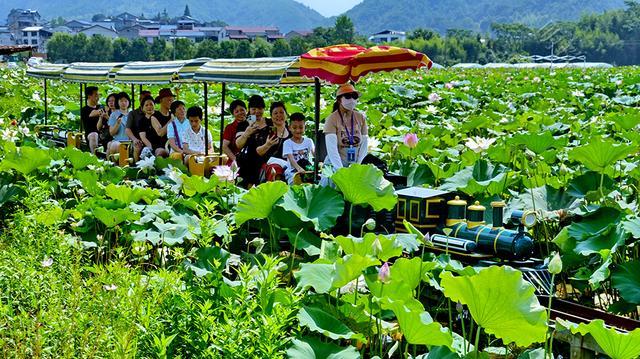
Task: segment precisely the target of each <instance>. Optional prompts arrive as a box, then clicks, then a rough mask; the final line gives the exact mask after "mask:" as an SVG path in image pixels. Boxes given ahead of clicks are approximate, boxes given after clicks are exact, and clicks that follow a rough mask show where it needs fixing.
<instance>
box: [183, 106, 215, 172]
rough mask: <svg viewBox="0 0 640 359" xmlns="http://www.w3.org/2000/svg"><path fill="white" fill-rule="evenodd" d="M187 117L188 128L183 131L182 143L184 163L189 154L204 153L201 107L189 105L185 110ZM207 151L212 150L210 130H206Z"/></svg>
mask: <svg viewBox="0 0 640 359" xmlns="http://www.w3.org/2000/svg"><path fill="white" fill-rule="evenodd" d="M187 117H188V118H189V125H190V126H189V128H187V130H186V131H185V132H184V144H183V150H182V151H183V152H184V154H185V155H186V156H185V163H186V162H187V160H188V157H189V156H193V155H202V154H204V153H205V148H207V147H205V137H204V136H205V128H204V127H203V126H202V125H201V122H202V109H201V108H200V107H197V106H194V107H189V109H188V110H187ZM206 135H207V141H208V142H209V143H208V148H209V152H210V153H211V152H213V137H211V132H209V131H206Z"/></svg>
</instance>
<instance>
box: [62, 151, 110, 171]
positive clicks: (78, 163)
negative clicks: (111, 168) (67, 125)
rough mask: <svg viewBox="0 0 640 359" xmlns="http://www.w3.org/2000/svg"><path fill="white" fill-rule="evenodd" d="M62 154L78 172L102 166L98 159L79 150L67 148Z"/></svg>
mask: <svg viewBox="0 0 640 359" xmlns="http://www.w3.org/2000/svg"><path fill="white" fill-rule="evenodd" d="M62 152H63V153H64V155H65V157H66V158H67V159H68V160H69V162H71V165H72V166H73V168H75V169H76V170H81V169H83V168H86V167H87V166H89V165H93V166H101V165H100V161H99V160H98V157H96V156H93V155H92V154H90V153H88V152H84V151H80V150H79V149H77V148H74V147H66V148H65V149H64V150H63V151H62Z"/></svg>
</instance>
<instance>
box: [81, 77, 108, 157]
mask: <svg viewBox="0 0 640 359" xmlns="http://www.w3.org/2000/svg"><path fill="white" fill-rule="evenodd" d="M84 94H85V97H86V99H87V105H86V106H84V107H83V108H82V110H81V111H80V120H81V121H82V126H83V128H84V135H85V138H86V140H87V143H88V144H89V151H90V152H91V154H95V153H96V149H97V147H98V140H99V135H98V122H99V121H101V120H102V121H106V120H108V119H109V117H108V115H107V111H106V110H105V109H104V108H103V107H101V106H100V105H98V101H99V100H100V94H99V92H98V88H97V87H95V86H89V87H87V88H85V90H84Z"/></svg>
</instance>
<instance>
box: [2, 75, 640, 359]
mask: <svg viewBox="0 0 640 359" xmlns="http://www.w3.org/2000/svg"><path fill="white" fill-rule="evenodd" d="M0 76H1V80H0V221H1V222H0V355H1V356H3V357H12V358H13V357H17V358H40V357H42V358H59V357H65V358H66V357H68V358H85V357H86V358H94V357H96V358H98V357H99V358H102V357H140V358H152V357H159V358H174V357H176V358H177V357H179V358H286V357H289V358H375V357H378V358H427V357H428V358H464V357H468V358H488V357H508V358H544V357H552V356H553V357H559V356H560V355H562V356H563V357H568V356H569V351H570V348H569V345H568V344H566V343H564V342H562V341H559V340H557V339H554V338H557V337H558V335H559V334H566V335H569V336H572V335H575V336H576V337H578V338H580V337H581V336H585V337H587V336H591V337H592V338H593V339H594V341H595V342H596V343H597V344H598V345H599V347H600V350H601V354H602V355H605V356H607V357H612V358H617V359H632V358H637V357H638V356H640V330H634V331H630V332H620V331H616V330H614V329H609V328H606V327H605V326H604V322H603V321H601V320H594V321H592V322H590V323H573V322H571V321H568V320H558V321H555V320H550V317H549V311H550V309H549V308H550V307H548V306H547V303H546V302H545V303H542V304H541V301H539V299H538V297H537V296H536V293H535V288H534V286H533V285H532V284H531V283H530V282H529V281H526V280H525V278H524V277H523V274H522V272H521V271H519V270H517V269H514V268H512V266H511V265H510V263H504V265H502V264H500V263H498V264H497V265H492V266H489V267H486V268H480V267H474V266H472V265H471V264H470V263H467V262H465V261H461V260H459V259H457V258H455V257H453V256H450V255H449V254H448V253H440V252H433V251H431V250H430V247H429V246H430V244H431V243H430V242H429V237H428V236H427V237H425V236H422V235H418V234H417V233H416V232H415V231H414V232H412V233H413V234H387V233H385V232H381V231H378V230H376V222H375V220H374V219H373V218H368V217H367V216H368V215H356V214H358V213H359V214H362V213H365V214H366V213H372V212H374V211H375V212H379V211H383V210H393V208H394V206H395V205H396V203H397V195H396V194H395V191H394V188H393V186H392V185H391V184H390V183H389V182H387V181H386V180H384V179H383V176H382V172H381V171H380V170H378V169H376V168H375V167H373V166H371V165H353V166H351V167H349V168H345V169H341V170H339V171H338V172H336V173H335V174H334V176H333V181H334V182H335V184H336V188H335V189H334V188H331V187H320V186H317V185H302V186H288V185H287V184H285V183H284V182H280V181H276V182H267V183H264V184H262V185H259V186H257V187H253V188H251V189H250V190H248V191H246V190H244V189H241V188H239V187H237V186H236V185H235V182H236V181H237V179H236V175H235V173H234V172H233V170H232V169H231V168H226V167H219V168H217V169H216V171H215V173H214V175H212V176H211V178H210V179H205V178H202V177H198V176H190V175H189V174H188V171H187V169H186V168H185V167H184V166H183V165H181V164H180V163H178V162H172V161H169V160H163V159H160V158H158V159H155V160H152V161H141V162H139V163H138V165H137V166H136V167H133V166H132V167H124V168H121V167H117V166H114V165H112V164H111V163H108V162H106V161H103V160H100V159H98V158H96V157H94V156H92V155H90V154H88V153H87V152H82V151H80V150H77V149H73V148H55V147H53V146H51V145H50V144H49V143H47V141H45V140H43V139H40V138H38V137H37V136H35V133H34V132H35V126H36V125H37V124H40V123H42V121H43V118H44V93H43V83H42V81H39V80H35V79H32V78H28V77H26V75H25V72H24V70H23V69H14V70H4V69H3V70H0ZM357 86H358V90H359V91H360V92H361V93H362V96H361V98H360V101H359V104H358V109H359V110H360V111H362V112H364V113H366V116H367V121H368V124H369V135H370V140H369V147H370V152H372V153H374V154H376V155H377V156H378V157H380V158H381V159H383V160H384V161H385V162H386V163H387V164H388V166H389V170H390V171H391V172H394V173H397V174H399V175H403V176H407V181H408V185H410V186H424V187H429V188H437V189H441V190H444V191H448V192H456V193H459V194H460V195H461V196H468V197H470V198H473V199H474V200H478V201H479V202H480V203H481V204H484V205H485V206H486V207H487V208H489V203H490V202H491V201H495V200H497V199H502V200H504V201H505V202H506V204H507V208H506V209H505V214H508V213H510V212H511V211H512V210H513V209H531V210H535V211H536V213H537V215H538V219H539V221H538V224H536V225H535V226H534V227H533V228H530V229H528V231H529V232H530V234H531V236H532V238H534V240H535V257H536V258H540V259H545V260H546V262H547V264H548V271H549V273H550V274H551V276H552V278H553V282H554V284H555V285H554V286H553V287H552V291H553V294H554V295H553V298H552V300H559V299H564V300H568V301H574V302H577V303H580V304H582V305H585V306H587V307H591V308H597V309H599V310H603V311H607V312H609V313H615V314H617V315H624V316H627V317H630V318H635V319H637V318H638V305H640V250H639V246H640V242H639V241H638V239H639V238H640V218H639V217H638V213H639V209H638V206H639V202H640V198H639V197H640V188H639V186H640V167H639V166H638V163H639V162H638V160H639V157H638V154H639V150H640V131H639V129H640V69H639V68H613V69H593V70H582V69H571V70H570V69H565V70H561V69H557V70H554V71H550V70H549V69H546V70H545V69H538V70H498V69H496V70H489V69H481V70H433V71H430V72H424V71H419V72H418V73H414V72H394V73H387V74H376V75H372V76H369V77H367V78H365V79H363V80H362V81H360V82H359V83H358V85H357ZM100 89H101V90H100V91H101V95H102V99H104V98H105V97H106V94H107V93H110V92H116V91H117V92H119V91H123V90H124V91H127V90H129V88H127V87H126V86H123V87H119V86H118V85H117V84H110V85H103V86H101V88H100ZM150 89H151V90H152V92H154V93H157V91H158V88H156V87H152V88H150ZM174 91H176V92H177V94H178V98H179V99H180V100H182V101H184V102H185V103H187V104H188V105H196V104H198V105H202V93H203V88H202V85H184V84H183V85H180V86H178V87H175V88H174ZM209 91H210V94H211V96H210V99H209V105H210V108H209V114H210V128H211V129H212V132H213V137H214V141H216V145H217V138H219V128H220V123H219V121H220V111H221V109H220V103H221V98H220V93H221V86H220V85H211V86H210V87H209ZM48 92H49V99H48V100H49V104H48V105H49V123H53V124H57V125H60V126H62V127H65V128H76V129H77V127H78V126H79V106H80V104H79V87H78V85H77V84H69V83H64V82H61V81H49V91H48ZM255 93H258V94H262V95H263V96H264V97H265V99H266V100H267V103H270V102H271V101H274V100H281V101H284V102H285V103H286V104H287V107H288V111H289V113H293V112H298V111H300V112H303V113H305V114H306V115H307V116H308V125H307V131H308V133H307V136H309V137H313V132H312V131H313V130H314V126H313V121H312V118H313V104H314V99H313V88H312V87H296V88H294V87H273V88H259V87H251V86H246V87H240V86H229V88H228V89H227V95H228V96H227V98H226V103H227V104H228V103H229V102H230V101H231V100H233V99H243V100H246V99H247V98H248V97H249V96H250V95H252V94H255ZM334 93H335V87H332V86H324V87H323V93H322V95H323V100H322V102H321V105H322V118H323V119H324V118H325V117H326V116H328V115H329V114H330V113H331V105H332V103H333V98H334ZM229 119H230V116H227V121H228V120H229ZM369 210H371V211H369ZM488 214H489V216H490V213H488ZM347 222H349V223H351V227H350V230H349V231H350V232H351V233H350V235H346V234H345V235H338V231H336V230H335V227H336V226H340V225H342V226H343V227H344V223H347Z"/></svg>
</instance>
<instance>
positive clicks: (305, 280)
mask: <svg viewBox="0 0 640 359" xmlns="http://www.w3.org/2000/svg"><path fill="white" fill-rule="evenodd" d="M334 274H335V266H334V265H333V264H326V263H301V264H300V270H299V271H297V272H295V274H294V276H295V278H296V281H297V282H298V288H302V289H307V288H313V289H314V290H315V291H316V293H320V294H321V293H329V292H330V291H331V290H332V285H331V284H332V283H333V276H334Z"/></svg>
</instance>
